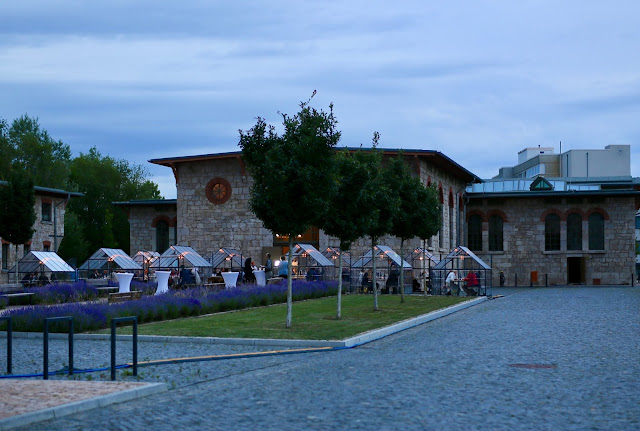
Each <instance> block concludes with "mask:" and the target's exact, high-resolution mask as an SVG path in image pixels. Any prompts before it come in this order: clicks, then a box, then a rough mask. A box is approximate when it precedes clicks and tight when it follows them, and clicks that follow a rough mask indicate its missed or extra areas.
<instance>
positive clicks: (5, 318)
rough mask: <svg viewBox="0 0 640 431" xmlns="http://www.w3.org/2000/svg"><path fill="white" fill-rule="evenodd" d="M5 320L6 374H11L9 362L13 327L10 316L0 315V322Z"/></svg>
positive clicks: (11, 356)
mask: <svg viewBox="0 0 640 431" xmlns="http://www.w3.org/2000/svg"><path fill="white" fill-rule="evenodd" d="M3 320H6V321H7V374H11V362H12V360H13V327H12V325H11V317H10V316H3V317H0V322H2V321H3Z"/></svg>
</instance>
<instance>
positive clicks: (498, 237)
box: [489, 214, 504, 251]
mask: <svg viewBox="0 0 640 431" xmlns="http://www.w3.org/2000/svg"><path fill="white" fill-rule="evenodd" d="M502 229H503V220H502V217H500V216H499V215H495V214H494V215H492V216H491V217H489V251H503V250H504V246H503V234H502Z"/></svg>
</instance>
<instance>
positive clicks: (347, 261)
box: [322, 247, 351, 267]
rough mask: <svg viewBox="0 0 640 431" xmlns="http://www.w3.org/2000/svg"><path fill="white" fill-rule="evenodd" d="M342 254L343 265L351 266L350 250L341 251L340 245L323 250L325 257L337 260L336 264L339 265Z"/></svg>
mask: <svg viewBox="0 0 640 431" xmlns="http://www.w3.org/2000/svg"><path fill="white" fill-rule="evenodd" d="M340 254H342V265H343V266H345V267H351V254H350V253H349V252H348V251H343V252H341V251H340V249H339V248H338V247H327V248H325V249H324V251H323V252H322V255H323V256H324V257H326V258H327V259H331V260H333V261H334V262H335V263H334V265H335V266H338V256H340Z"/></svg>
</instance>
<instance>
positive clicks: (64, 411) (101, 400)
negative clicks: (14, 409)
mask: <svg viewBox="0 0 640 431" xmlns="http://www.w3.org/2000/svg"><path fill="white" fill-rule="evenodd" d="M167 389H168V388H167V385H166V384H165V383H149V384H147V385H145V386H141V387H138V388H131V389H127V390H124V391H121V392H113V393H111V394H107V395H101V396H98V397H93V398H89V399H86V400H81V401H75V402H72V403H68V404H62V405H59V406H56V407H50V408H47V409H43V410H38V411H35V412H29V413H25V414H22V415H18V416H12V417H8V418H5V419H2V420H0V431H5V430H10V429H14V428H18V427H23V426H25V425H29V424H32V423H35V422H42V421H46V420H49V419H55V418H60V417H62V416H67V415H70V414H74V413H79V412H83V411H87V410H91V409H95V408H98V407H105V406H108V405H110V404H115V403H122V402H125V401H131V400H134V399H137V398H142V397H146V396H149V395H154V394H158V393H161V392H166V391H167Z"/></svg>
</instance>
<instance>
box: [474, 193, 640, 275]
mask: <svg viewBox="0 0 640 431" xmlns="http://www.w3.org/2000/svg"><path fill="white" fill-rule="evenodd" d="M467 209H468V211H467V214H466V217H467V220H468V218H469V217H471V216H472V215H474V214H477V215H480V216H481V218H482V250H474V251H475V252H476V254H478V255H479V256H480V257H481V258H483V260H485V261H486V262H487V263H489V264H490V265H491V266H492V268H493V283H494V285H498V284H499V273H500V271H501V270H502V271H504V273H505V276H506V282H507V284H508V285H513V284H515V280H516V275H517V280H518V285H520V286H522V285H524V286H528V285H530V284H531V280H530V278H531V271H537V272H538V282H537V283H535V284H536V285H538V286H540V285H542V286H544V285H545V283H548V285H565V284H568V283H569V281H570V280H569V260H570V259H571V258H578V261H577V262H579V264H580V265H581V266H582V268H581V269H580V274H579V276H580V278H581V280H579V281H578V282H579V283H584V284H599V283H600V284H615V285H624V284H630V283H631V277H632V274H633V273H634V271H635V265H634V263H635V250H634V228H635V213H636V201H635V198H634V197H633V196H629V195H612V196H593V194H591V195H589V196H588V197H587V196H585V197H580V196H579V193H574V195H573V196H554V197H551V196H550V197H549V198H544V197H539V196H537V197H531V198H527V197H513V198H487V197H482V198H474V197H471V199H470V201H469V204H468V207H467ZM550 212H552V213H555V214H558V215H559V216H560V220H561V221H560V250H559V251H545V217H546V215H547V214H549V213H550ZM593 212H598V213H600V214H602V215H603V216H604V220H605V221H604V250H589V223H588V218H589V215H590V214H591V213H593ZM570 213H578V214H580V216H581V218H582V249H581V250H567V216H568V215H569V214H570ZM491 214H499V215H500V216H501V217H502V219H503V248H504V250H503V251H487V250H488V244H489V232H488V230H489V229H488V224H489V223H488V219H489V216H490V215H491ZM574 262H575V260H574Z"/></svg>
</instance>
